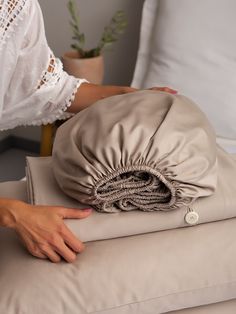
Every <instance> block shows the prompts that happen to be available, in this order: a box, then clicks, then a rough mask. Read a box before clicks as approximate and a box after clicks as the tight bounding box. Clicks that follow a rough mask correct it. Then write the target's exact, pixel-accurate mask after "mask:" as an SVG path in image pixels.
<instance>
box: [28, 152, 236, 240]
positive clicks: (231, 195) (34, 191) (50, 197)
mask: <svg viewBox="0 0 236 314" xmlns="http://www.w3.org/2000/svg"><path fill="white" fill-rule="evenodd" d="M218 169H219V173H218V183H217V188H216V192H215V193H214V195H212V196H209V197H204V198H199V199H198V200H196V202H195V203H194V205H193V209H194V211H195V212H196V213H197V214H198V215H199V220H198V222H197V223H198V224H202V223H206V222H212V221H218V220H223V219H227V218H231V217H235V216H236V194H235V185H234V182H235V174H236V159H235V158H233V156H230V155H228V154H227V153H225V152H224V151H223V150H221V149H220V148H218ZM27 185H28V191H29V201H30V202H31V203H32V204H41V205H60V206H67V207H74V208H78V207H80V208H83V207H86V205H81V204H79V203H78V202H77V201H76V200H74V199H72V198H69V197H68V196H66V195H65V194H64V193H63V191H61V189H60V188H59V186H58V185H57V182H56V181H55V179H54V175H53V172H52V159H51V157H41V158H40V157H27ZM185 215H186V208H185V207H184V208H182V209H177V210H173V211H169V212H162V211H158V212H142V211H130V212H118V213H109V214H108V213H100V212H97V211H94V212H93V213H92V215H91V216H90V217H88V218H87V219H84V220H80V221H72V222H71V227H72V228H73V224H74V225H75V226H76V228H77V227H78V231H77V232H78V235H79V237H80V238H81V239H82V240H83V241H93V240H101V239H110V238H117V237H123V236H129V235H136V234H142V233H148V232H154V231H160V230H167V229H173V228H180V227H186V226H189V225H188V224H187V223H186V222H185ZM193 228H194V227H193Z"/></svg>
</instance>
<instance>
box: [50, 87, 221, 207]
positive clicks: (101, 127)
mask: <svg viewBox="0 0 236 314" xmlns="http://www.w3.org/2000/svg"><path fill="white" fill-rule="evenodd" d="M216 164H217V160H216V143H215V134H214V131H213V130H212V127H211V126H210V125H209V123H208V120H207V119H206V117H205V115H204V114H203V113H202V112H201V111H200V110H199V108H198V107H197V106H196V105H195V104H193V103H192V102H191V101H190V100H189V99H187V98H186V97H184V96H174V95H171V94H167V93H161V92H156V91H140V92H136V93H130V94H126V95H120V96H114V97H110V98H107V99H104V100H101V101H99V102H97V103H96V104H94V105H93V106H91V107H89V108H88V109H86V110H83V111H82V112H80V113H79V114H77V115H76V116H75V117H73V118H72V119H70V120H69V121H67V122H66V123H65V124H64V125H62V126H61V127H60V128H59V130H58V132H57V134H56V139H55V143H54V148H53V163H52V166H53V171H54V175H55V178H56V180H57V182H58V184H59V186H60V187H61V189H62V190H63V191H64V193H66V194H67V195H68V196H70V197H72V198H74V199H76V200H78V201H79V202H82V203H84V204H90V205H92V206H94V207H95V208H96V209H97V210H98V211H101V212H117V211H120V210H124V211H130V210H143V211H158V210H162V211H169V210H173V209H176V208H182V207H183V206H185V207H189V206H191V204H192V203H193V202H194V201H195V200H196V199H197V198H199V197H203V196H209V195H211V194H212V193H214V191H215V188H216V184H217V165H216Z"/></svg>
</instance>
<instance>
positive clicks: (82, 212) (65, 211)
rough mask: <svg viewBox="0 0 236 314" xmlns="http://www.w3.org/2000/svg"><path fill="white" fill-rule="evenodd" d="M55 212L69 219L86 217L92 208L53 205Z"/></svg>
mask: <svg viewBox="0 0 236 314" xmlns="http://www.w3.org/2000/svg"><path fill="white" fill-rule="evenodd" d="M55 210H56V212H57V214H58V215H59V216H60V217H61V218H63V219H66V218H71V219H83V218H87V217H88V216H89V215H90V214H91V213H92V211H93V210H92V208H85V209H75V208H66V207H55Z"/></svg>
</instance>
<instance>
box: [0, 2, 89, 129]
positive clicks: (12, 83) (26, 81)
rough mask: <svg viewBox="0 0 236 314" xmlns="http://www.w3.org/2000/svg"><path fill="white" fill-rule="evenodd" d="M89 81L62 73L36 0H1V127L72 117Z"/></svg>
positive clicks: (44, 122) (45, 122)
mask: <svg viewBox="0 0 236 314" xmlns="http://www.w3.org/2000/svg"><path fill="white" fill-rule="evenodd" d="M85 81H86V80H83V79H76V78H74V77H73V76H69V75H68V74H67V73H66V72H64V71H63V68H62V64H61V61H60V60H59V59H57V58H55V56H54V55H53V52H52V51H51V50H50V48H49V46H48V43H47V40H46V37H45V30H44V22H43V16H42V13H41V9H40V6H39V3H38V1H37V0H0V130H6V129H10V128H14V127H16V126H19V125H40V124H47V123H51V122H53V121H55V120H57V119H65V118H67V117H69V116H70V115H71V114H69V113H66V112H65V110H66V109H67V108H68V107H69V106H70V105H71V103H72V101H73V99H74V96H75V93H76V91H77V89H78V88H79V86H80V84H81V83H83V82H85Z"/></svg>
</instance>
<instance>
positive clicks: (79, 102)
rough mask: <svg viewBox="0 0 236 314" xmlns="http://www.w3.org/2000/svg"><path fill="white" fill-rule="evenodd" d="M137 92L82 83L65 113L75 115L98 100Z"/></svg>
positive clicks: (127, 87) (120, 87)
mask: <svg viewBox="0 0 236 314" xmlns="http://www.w3.org/2000/svg"><path fill="white" fill-rule="evenodd" d="M149 90H156V91H162V92H167V93H171V94H177V91H176V90H174V89H171V88H169V87H152V88H149ZM136 91H138V89H137V88H133V87H129V86H109V85H108V86H106V85H95V84H91V83H83V84H81V86H80V88H79V89H78V91H77V93H76V94H75V99H74V101H73V102H72V104H71V106H69V107H68V109H67V111H68V112H72V113H77V112H79V111H81V110H83V109H85V108H87V107H89V106H90V105H92V104H94V103H95V102H96V101H98V100H100V99H104V98H107V97H111V96H115V95H122V94H127V93H132V92H136Z"/></svg>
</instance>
